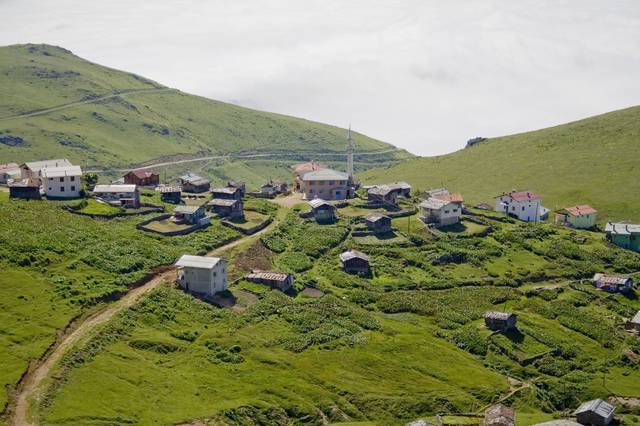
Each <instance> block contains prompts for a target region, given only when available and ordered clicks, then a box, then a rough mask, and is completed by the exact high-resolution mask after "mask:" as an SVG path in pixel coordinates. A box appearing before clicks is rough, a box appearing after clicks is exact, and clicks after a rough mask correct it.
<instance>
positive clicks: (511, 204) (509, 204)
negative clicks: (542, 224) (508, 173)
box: [495, 191, 549, 222]
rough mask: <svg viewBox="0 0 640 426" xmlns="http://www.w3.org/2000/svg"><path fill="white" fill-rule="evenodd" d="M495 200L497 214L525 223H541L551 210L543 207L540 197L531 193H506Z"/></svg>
mask: <svg viewBox="0 0 640 426" xmlns="http://www.w3.org/2000/svg"><path fill="white" fill-rule="evenodd" d="M495 198H496V211H497V212H500V213H504V214H507V215H509V216H512V217H515V218H517V219H520V220H523V221H525V222H539V221H541V220H545V219H546V218H547V217H548V215H549V209H548V208H546V207H544V206H542V204H541V201H540V196H539V195H538V194H535V193H533V192H531V191H511V192H508V193H506V192H505V193H504V194H501V195H498V196H497V197H495Z"/></svg>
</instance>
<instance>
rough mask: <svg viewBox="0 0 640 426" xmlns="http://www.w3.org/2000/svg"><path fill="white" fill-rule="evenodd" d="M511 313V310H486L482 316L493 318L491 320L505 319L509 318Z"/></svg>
mask: <svg viewBox="0 0 640 426" xmlns="http://www.w3.org/2000/svg"><path fill="white" fill-rule="evenodd" d="M512 315H513V314H512V313H511V312H498V311H488V312H485V313H484V315H483V317H484V318H488V319H493V320H503V321H506V320H508V319H509V317H511V316H512Z"/></svg>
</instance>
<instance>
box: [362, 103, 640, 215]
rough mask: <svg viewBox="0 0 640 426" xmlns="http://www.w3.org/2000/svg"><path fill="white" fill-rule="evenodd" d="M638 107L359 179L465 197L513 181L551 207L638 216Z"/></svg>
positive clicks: (479, 196)
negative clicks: (590, 208)
mask: <svg viewBox="0 0 640 426" xmlns="http://www.w3.org/2000/svg"><path fill="white" fill-rule="evenodd" d="M639 159H640V107H633V108H628V109H624V110H620V111H614V112H611V113H608V114H603V115H599V116H596V117H591V118H587V119H584V120H581V121H576V122H574V123H569V124H565V125H561V126H557V127H551V128H548V129H543V130H538V131H534V132H529V133H522V134H518V135H513V136H505V137H500V138H495V139H489V140H487V141H485V142H481V143H479V144H477V145H475V146H473V147H471V148H466V149H463V150H461V151H457V152H454V153H452V154H448V155H443V156H439V157H429V158H419V159H412V160H409V161H406V162H403V163H402V164H399V165H397V166H394V167H390V168H386V167H385V168H381V169H374V170H370V171H368V172H366V173H364V175H363V176H361V177H362V179H364V180H365V181H367V182H384V181H388V180H390V179H393V180H399V179H404V180H407V181H409V182H410V183H411V184H413V185H414V186H415V187H416V188H419V189H428V188H431V187H440V186H443V185H444V186H447V187H449V188H450V189H451V190H455V191H460V192H462V193H463V195H464V197H465V200H467V201H468V202H471V203H477V202H493V199H492V197H493V196H495V195H497V194H498V193H500V192H501V191H509V190H511V189H513V188H518V189H529V190H532V191H535V192H538V193H539V194H540V195H541V196H542V200H543V203H544V205H546V206H547V207H549V208H551V209H555V208H560V207H564V206H569V205H575V204H579V203H580V204H582V203H585V204H591V205H593V206H594V207H595V208H596V209H598V210H599V211H600V220H601V221H604V220H605V219H607V218H609V219H614V220H620V219H629V220H635V221H640V197H638V196H637V194H640V161H639Z"/></svg>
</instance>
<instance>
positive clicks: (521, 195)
mask: <svg viewBox="0 0 640 426" xmlns="http://www.w3.org/2000/svg"><path fill="white" fill-rule="evenodd" d="M504 196H509V197H511V198H512V199H513V200H515V201H520V202H523V201H536V200H539V199H540V196H539V195H538V194H536V193H535V192H531V191H511V192H505V193H503V194H500V195H498V196H497V197H495V198H499V197H504Z"/></svg>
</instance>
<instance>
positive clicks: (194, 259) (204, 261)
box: [176, 254, 220, 269]
mask: <svg viewBox="0 0 640 426" xmlns="http://www.w3.org/2000/svg"><path fill="white" fill-rule="evenodd" d="M218 262H220V258H219V257H207V256H191V255H188V254H185V255H183V256H182V257H181V258H180V259H178V261H177V262H176V266H180V267H187V268H199V269H213V268H214V266H216V265H217V264H218Z"/></svg>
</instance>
